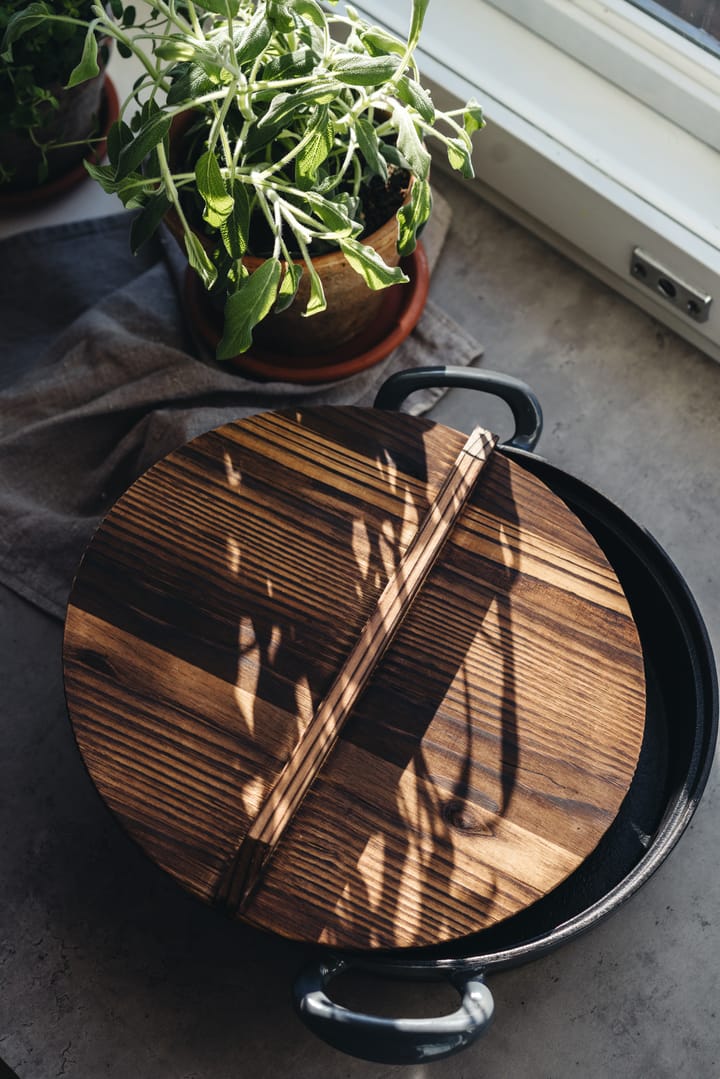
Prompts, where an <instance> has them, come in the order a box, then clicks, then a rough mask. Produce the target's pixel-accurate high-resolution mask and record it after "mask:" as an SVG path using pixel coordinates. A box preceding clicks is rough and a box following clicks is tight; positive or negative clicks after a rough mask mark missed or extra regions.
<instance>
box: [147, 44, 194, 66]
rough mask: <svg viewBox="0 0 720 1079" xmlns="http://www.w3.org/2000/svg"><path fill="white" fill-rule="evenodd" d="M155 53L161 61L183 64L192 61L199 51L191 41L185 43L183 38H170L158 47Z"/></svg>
mask: <svg viewBox="0 0 720 1079" xmlns="http://www.w3.org/2000/svg"><path fill="white" fill-rule="evenodd" d="M154 51H155V55H156V56H157V57H158V58H159V59H160V60H169V61H170V62H171V63H183V62H185V61H187V60H192V59H193V57H194V56H195V53H196V51H197V50H196V48H195V46H194V45H193V44H192V43H191V42H190V41H184V40H183V39H182V38H168V39H167V40H165V41H163V42H161V43H160V44H159V45H157V46H156V47H155V50H154Z"/></svg>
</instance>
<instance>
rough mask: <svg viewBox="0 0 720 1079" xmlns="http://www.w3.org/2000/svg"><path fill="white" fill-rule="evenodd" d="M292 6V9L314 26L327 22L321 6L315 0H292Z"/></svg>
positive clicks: (322, 25) (321, 25)
mask: <svg viewBox="0 0 720 1079" xmlns="http://www.w3.org/2000/svg"><path fill="white" fill-rule="evenodd" d="M292 7H293V11H297V13H298V15H303V16H304V17H305V18H306V19H307V20H308V21H309V22H311V23H313V24H314V25H315V26H320V27H324V26H325V25H326V23H327V19H326V18H325V15H324V13H323V10H322V8H321V7H320V5H319V4H317V3H316V2H315V0H292Z"/></svg>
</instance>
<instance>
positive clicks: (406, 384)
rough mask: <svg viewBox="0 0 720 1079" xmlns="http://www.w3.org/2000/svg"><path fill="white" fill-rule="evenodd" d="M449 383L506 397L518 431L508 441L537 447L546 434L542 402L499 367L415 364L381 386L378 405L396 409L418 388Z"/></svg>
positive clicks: (511, 443) (524, 447)
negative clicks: (541, 437) (482, 367)
mask: <svg viewBox="0 0 720 1079" xmlns="http://www.w3.org/2000/svg"><path fill="white" fill-rule="evenodd" d="M440 386H446V387H447V388H448V389H450V388H452V387H461V388H464V389H468V390H481V391H482V392H483V393H491V394H493V395H494V396H495V397H500V398H502V400H503V401H505V403H506V404H508V405H509V406H510V409H511V411H512V414H513V419H514V420H515V433H514V435H513V436H512V438H510V439H508V440H507V441H506V442H505V443H504V445H506V446H513V447H515V449H518V450H533V449H534V448H535V446H536V445H537V442H538V439H539V438H540V435H541V434H542V427H543V416H542V409H541V408H540V402H539V401H538V399H537V397H536V396H535V393H534V391H533V390H532V389H531V388H530V386H528V385H527V383H525V382H521V381H520V379H518V378H513V377H512V375H503V374H500V372H498V371H478V370H477V369H475V368H472V367H415V368H412V369H411V370H408V371H398V372H397V373H396V374H394V375H391V376H390V378H388V379H387V380H386V381H385V382H384V383H383V384H382V386H381V387H380V389H379V390H378V393H377V396H376V398H375V402H374V405H375V408H384V409H396V408H398V406H399V405H400V403H401V402H402V401H404V400H405V398H406V397H407V396H408V394H411V393H414V392H415V390H427V389H435V388H436V387H440Z"/></svg>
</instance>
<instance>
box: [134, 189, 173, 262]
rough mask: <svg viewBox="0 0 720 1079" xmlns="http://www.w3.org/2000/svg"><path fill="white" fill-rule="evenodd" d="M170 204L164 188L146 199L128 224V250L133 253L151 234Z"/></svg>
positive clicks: (135, 252)
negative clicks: (129, 224)
mask: <svg viewBox="0 0 720 1079" xmlns="http://www.w3.org/2000/svg"><path fill="white" fill-rule="evenodd" d="M170 206H171V202H170V199H169V198H168V197H167V194H166V192H165V190H162V191H158V192H156V194H154V195H151V197H150V198H149V199H148V201H147V203H146V204H145V206H143V208H142V210H141V211H140V213H139V214H138V215H137V217H136V218H135V220H134V221H133V223H132V225H131V226H130V250H131V251H132V253H133V254H134V255H135V254H137V252H138V251H139V250H140V248H141V247H142V245H143V244H144V243H146V242H147V241H148V240H149V239H150V237H151V236H152V235H153V233H154V232H155V230H156V229H157V227H158V225H159V224H160V222H161V221H162V219H163V217H164V216H165V214H166V213H167V211H168V210H169V209H170Z"/></svg>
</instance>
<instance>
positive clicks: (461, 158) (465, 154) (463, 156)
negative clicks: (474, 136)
mask: <svg viewBox="0 0 720 1079" xmlns="http://www.w3.org/2000/svg"><path fill="white" fill-rule="evenodd" d="M470 152H471V151H470V147H469V146H468V145H467V143H465V142H464V141H463V140H462V139H448V142H447V156H448V161H449V162H450V165H451V166H452V168H454V169H455V170H456V171H457V172H459V173H461V174H462V176H464V177H465V179H466V180H472V178H473V176H474V175H475V172H474V170H473V165H472V158H471V156H470Z"/></svg>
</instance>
